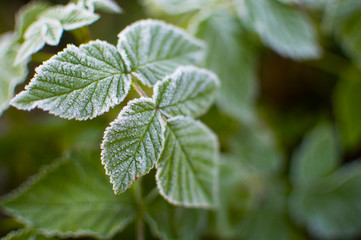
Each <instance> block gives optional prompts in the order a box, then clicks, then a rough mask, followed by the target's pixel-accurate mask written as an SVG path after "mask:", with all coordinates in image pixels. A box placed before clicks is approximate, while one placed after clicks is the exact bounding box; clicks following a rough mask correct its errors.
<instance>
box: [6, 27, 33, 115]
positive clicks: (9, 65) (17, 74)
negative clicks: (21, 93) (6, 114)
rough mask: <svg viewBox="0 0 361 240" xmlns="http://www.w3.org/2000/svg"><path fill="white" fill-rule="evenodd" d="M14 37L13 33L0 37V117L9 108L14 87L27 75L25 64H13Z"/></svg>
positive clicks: (15, 49) (16, 46) (15, 48)
mask: <svg viewBox="0 0 361 240" xmlns="http://www.w3.org/2000/svg"><path fill="white" fill-rule="evenodd" d="M16 37H17V36H16V35H15V34H13V33H5V34H2V35H1V36H0V72H1V75H0V116H1V114H2V113H3V111H5V110H6V109H7V108H8V107H9V101H10V99H11V98H13V96H14V90H15V87H16V85H17V84H19V83H21V82H23V81H25V78H26V75H27V69H26V63H21V64H19V65H17V66H14V64H13V63H14V60H15V56H16V52H17V49H18V45H17V44H15V40H16Z"/></svg>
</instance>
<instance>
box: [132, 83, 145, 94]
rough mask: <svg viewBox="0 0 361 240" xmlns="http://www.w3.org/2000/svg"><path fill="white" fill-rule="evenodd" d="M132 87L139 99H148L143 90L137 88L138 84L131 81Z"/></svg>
mask: <svg viewBox="0 0 361 240" xmlns="http://www.w3.org/2000/svg"><path fill="white" fill-rule="evenodd" d="M132 86H133V88H134V89H135V91H137V93H138V94H139V96H141V97H148V96H147V94H146V93H145V92H144V91H143V89H142V88H141V87H140V86H139V84H138V83H136V82H135V81H134V80H133V81H132Z"/></svg>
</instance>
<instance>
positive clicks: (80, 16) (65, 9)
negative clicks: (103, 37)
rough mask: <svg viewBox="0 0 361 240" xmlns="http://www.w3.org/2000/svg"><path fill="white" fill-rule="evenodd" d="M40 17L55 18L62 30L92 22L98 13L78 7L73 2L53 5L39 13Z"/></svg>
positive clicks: (96, 18) (97, 17) (97, 16)
mask: <svg viewBox="0 0 361 240" xmlns="http://www.w3.org/2000/svg"><path fill="white" fill-rule="evenodd" d="M41 17H42V18H52V19H57V20H59V21H60V22H61V24H62V26H63V28H64V30H68V31H69V30H73V29H77V28H80V27H83V26H87V25H90V24H92V23H93V22H95V21H97V20H98V19H99V15H98V14H96V13H93V12H92V11H88V10H86V9H83V8H80V7H78V6H77V5H75V4H68V5H66V6H62V5H59V6H55V7H52V8H50V9H49V10H48V11H46V12H44V13H43V14H42V15H41Z"/></svg>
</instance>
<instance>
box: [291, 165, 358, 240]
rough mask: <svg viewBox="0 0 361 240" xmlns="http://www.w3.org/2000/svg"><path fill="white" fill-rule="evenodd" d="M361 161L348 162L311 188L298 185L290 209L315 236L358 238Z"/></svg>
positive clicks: (292, 194) (292, 195) (324, 237)
mask: <svg viewBox="0 0 361 240" xmlns="http://www.w3.org/2000/svg"><path fill="white" fill-rule="evenodd" d="M360 193H361V162H360V160H358V161H356V162H354V163H351V164H348V165H346V166H344V167H342V168H340V169H339V170H337V171H336V172H335V173H334V174H333V175H331V176H330V177H327V178H326V179H324V180H323V181H319V182H317V183H315V184H314V185H312V186H310V187H309V188H308V189H295V190H294V191H293V192H292V193H291V196H290V210H291V213H292V215H293V216H294V217H295V219H296V220H298V221H299V222H300V223H303V224H305V225H306V227H307V229H308V230H309V231H310V232H311V234H312V235H313V236H317V237H319V238H322V239H355V238H356V237H357V236H359V234H360V233H361V221H360V216H361V194H360Z"/></svg>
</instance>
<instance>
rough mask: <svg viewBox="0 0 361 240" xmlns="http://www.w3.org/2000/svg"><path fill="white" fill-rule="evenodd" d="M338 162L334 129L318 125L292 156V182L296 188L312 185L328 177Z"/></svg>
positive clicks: (325, 125) (329, 126) (326, 125)
mask: <svg viewBox="0 0 361 240" xmlns="http://www.w3.org/2000/svg"><path fill="white" fill-rule="evenodd" d="M339 161H340V159H339V152H338V147H337V143H336V137H335V135H334V129H333V128H332V126H331V125H330V124H322V125H318V126H317V127H315V128H314V129H313V130H312V131H311V132H310V133H309V134H308V135H307V136H306V137H305V138H304V140H303V142H302V144H301V146H300V147H299V149H298V150H297V151H296V152H295V153H294V154H293V156H292V165H291V178H292V181H293V183H294V184H295V186H296V187H302V186H308V185H312V184H314V183H315V182H317V181H318V180H319V179H322V178H323V177H326V176H328V175H330V174H331V173H332V172H333V171H334V169H335V168H336V167H337V166H338V164H339Z"/></svg>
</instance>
